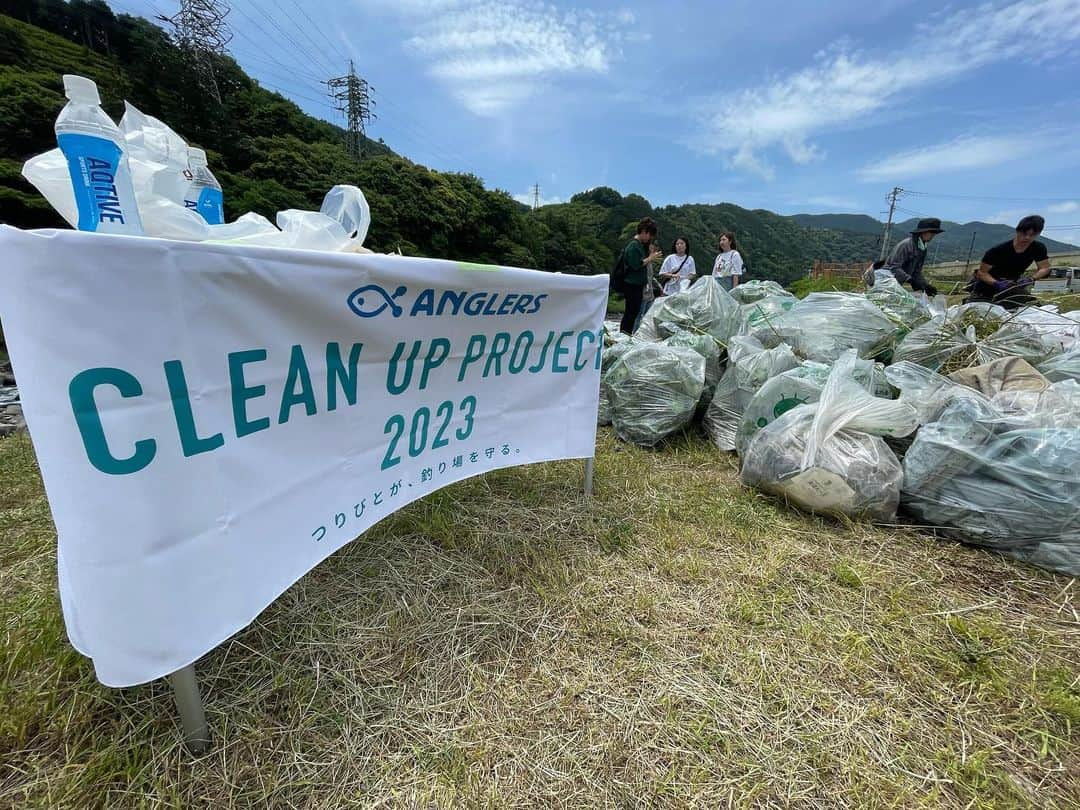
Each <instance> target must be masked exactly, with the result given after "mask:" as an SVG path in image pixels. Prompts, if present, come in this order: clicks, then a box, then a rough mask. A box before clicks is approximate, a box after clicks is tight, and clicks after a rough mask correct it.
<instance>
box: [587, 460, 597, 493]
mask: <svg viewBox="0 0 1080 810" xmlns="http://www.w3.org/2000/svg"><path fill="white" fill-rule="evenodd" d="M594 461H596V458H595V457H593V458H587V459H585V497H586V498H591V497H592V479H593V462H594Z"/></svg>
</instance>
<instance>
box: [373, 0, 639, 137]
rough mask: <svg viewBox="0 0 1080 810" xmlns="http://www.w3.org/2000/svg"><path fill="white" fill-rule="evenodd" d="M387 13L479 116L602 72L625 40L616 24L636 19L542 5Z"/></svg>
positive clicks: (444, 1)
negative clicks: (556, 81) (555, 83)
mask: <svg viewBox="0 0 1080 810" xmlns="http://www.w3.org/2000/svg"><path fill="white" fill-rule="evenodd" d="M393 8H394V9H395V10H396V11H397V12H398V13H400V14H402V15H405V16H406V18H407V20H408V23H409V24H410V25H411V26H412V27H413V30H414V31H415V33H414V34H413V36H411V37H410V38H409V39H408V40H407V41H406V42H405V47H406V48H407V49H409V50H411V51H413V52H415V53H417V54H419V55H420V56H421V57H423V58H424V59H426V60H427V61H428V72H429V73H430V75H432V76H434V77H435V78H437V79H439V80H441V81H443V82H445V83H446V84H447V87H448V88H449V91H450V92H451V93H453V94H454V95H455V96H456V97H457V98H458V99H459V100H460V101H461V103H462V104H463V105H464V106H465V107H466V108H467V109H468V110H470V111H472V112H473V113H476V114H477V115H482V116H497V115H499V114H501V113H503V112H505V111H506V110H507V109H509V108H511V107H513V106H515V105H517V104H520V103H521V102H523V101H525V100H526V99H528V98H529V97H530V96H532V95H534V94H535V93H536V92H537V90H538V89H539V88H540V87H541V86H542V85H543V83H544V82H545V81H548V80H550V79H553V78H557V77H561V76H581V75H588V74H594V75H596V74H603V73H605V72H607V70H608V68H609V66H610V65H611V62H612V60H613V59H614V58H615V55H616V51H617V48H618V44H619V43H620V42H622V41H623V40H625V38H626V37H625V36H624V35H623V33H622V32H621V31H620V30H619V26H628V25H631V24H632V23H633V22H634V20H635V19H636V17H635V15H634V13H633V12H632V11H629V10H626V9H623V10H621V11H619V12H618V13H616V14H615V15H614V16H613V17H611V18H608V17H601V16H599V15H598V14H596V13H594V12H593V11H591V10H588V9H570V10H561V9H556V8H554V7H552V6H550V5H546V4H544V3H543V2H540V0H509V1H508V2H496V1H495V0H401V1H400V2H396V3H394V4H393ZM630 33H632V32H630Z"/></svg>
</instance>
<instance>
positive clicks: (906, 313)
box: [866, 270, 931, 334]
mask: <svg viewBox="0 0 1080 810" xmlns="http://www.w3.org/2000/svg"><path fill="white" fill-rule="evenodd" d="M866 298H867V299H868V300H869V301H871V302H873V303H874V304H875V305H876V306H877V308H878V309H880V310H881V311H882V312H883V313H884V314H885V316H886V317H887V318H888V319H889V320H891V321H892V322H893V323H894V324H896V325H897V326H898V327H901V331H902V332H903V333H904V334H906V333H907V332H909V331H910V330H911V329H913V328H915V327H916V326H918V325H919V324H921V323H926V322H927V321H928V320H930V318H931V312H930V305H929V302H928V300H927V298H926V294H925V293H923V294H921V295H919V296H915V295H912V294H911V293H909V292H908V291H907V290H905V289H904V288H903V287H902V286H901V285H900V282H898V281H897V280H896V279H895V278H894V277H893V274H892V273H890V272H889V271H887V270H884V271H883V270H878V271H877V272H876V273H875V277H874V286H873V287H871V288H870V289H869V290H867V291H866Z"/></svg>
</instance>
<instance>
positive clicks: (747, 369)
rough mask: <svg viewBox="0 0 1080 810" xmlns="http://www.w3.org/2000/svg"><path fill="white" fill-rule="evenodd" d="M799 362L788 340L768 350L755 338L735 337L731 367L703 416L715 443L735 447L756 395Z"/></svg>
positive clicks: (703, 424) (706, 427)
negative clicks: (762, 387) (744, 414)
mask: <svg viewBox="0 0 1080 810" xmlns="http://www.w3.org/2000/svg"><path fill="white" fill-rule="evenodd" d="M798 365H799V360H798V358H797V357H796V356H795V353H794V352H793V351H792V350H791V347H790V346H788V345H787V344H786V343H781V344H780V345H779V346H774V347H773V348H771V349H766V348H765V347H764V346H762V345H761V343H760V342H758V341H757V340H754V339H753V338H751V337H744V336H738V337H734V338H732V339H731V344H730V346H729V347H728V363H727V369H726V370H725V371H724V376H723V377H721V378H720V382H719V384H717V386H716V391H715V393H714V394H713V398H712V401H711V402H710V403H709V407H708V409H707V410H706V411H705V416H704V418H703V419H702V427H704V428H705V433H706V434H707V435H708V437H709V438H710V439H711V440H712V442H713V444H715V445H716V446H717V448H718V449H720V450H725V451H731V450H734V449H735V448H736V443H735V433H736V431H737V430H738V428H739V422H740V421H741V420H742V416H743V413H744V412H745V411H746V407H747V406H748V405H749V404H750V400H752V399H753V398H754V394H756V393H757V391H758V389H759V388H761V386H763V385H764V384H765V382H766V381H767V380H769V379H770V378H772V377H775V376H776V375H777V374H779V373H781V372H783V371H787V370H788V369H792V368H795V367H796V366H798Z"/></svg>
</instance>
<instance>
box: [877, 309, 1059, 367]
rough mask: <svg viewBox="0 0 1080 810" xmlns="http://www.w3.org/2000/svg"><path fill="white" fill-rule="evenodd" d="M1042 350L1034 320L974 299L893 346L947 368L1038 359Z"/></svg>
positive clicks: (904, 355)
mask: <svg viewBox="0 0 1080 810" xmlns="http://www.w3.org/2000/svg"><path fill="white" fill-rule="evenodd" d="M1046 354H1047V350H1046V346H1045V344H1044V343H1043V341H1042V338H1041V337H1040V336H1039V333H1038V332H1037V331H1036V330H1035V329H1034V328H1033V327H1032V326H1030V325H1029V324H1025V323H1022V322H1019V321H1016V320H1015V319H1014V318H1013V316H1012V315H1010V313H1009V312H1008V311H1007V310H1005V309H1004V308H1002V307H999V306H997V305H996V304H986V303H974V304H961V305H959V306H955V307H951V308H950V309H949V311H948V312H946V313H945V314H944V315H937V316H935V317H934V318H932V319H931V320H930V321H928V322H927V323H924V324H922V325H921V326H918V327H916V328H915V329H913V330H912V331H911V332H910V333H909V334H908V335H907V336H906V337H905V338H904V339H903V340H902V341H901V342H900V345H898V346H897V347H896V352H895V354H894V356H893V359H894V360H895V361H897V362H900V361H903V360H909V361H911V362H914V363H918V364H919V365H921V366H926V367H927V368H929V369H932V370H934V371H940V372H941V373H942V374H949V373H951V372H953V371H957V370H959V369H962V368H971V367H972V366H981V365H984V364H985V363H989V362H990V361H992V360H998V359H1000V358H1002V357H1010V356H1014V357H1022V358H1024V359H1025V360H1027V361H1028V362H1029V363H1031V364H1032V365H1036V364H1038V362H1039V361H1041V360H1042V359H1044V358H1045V357H1046Z"/></svg>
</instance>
